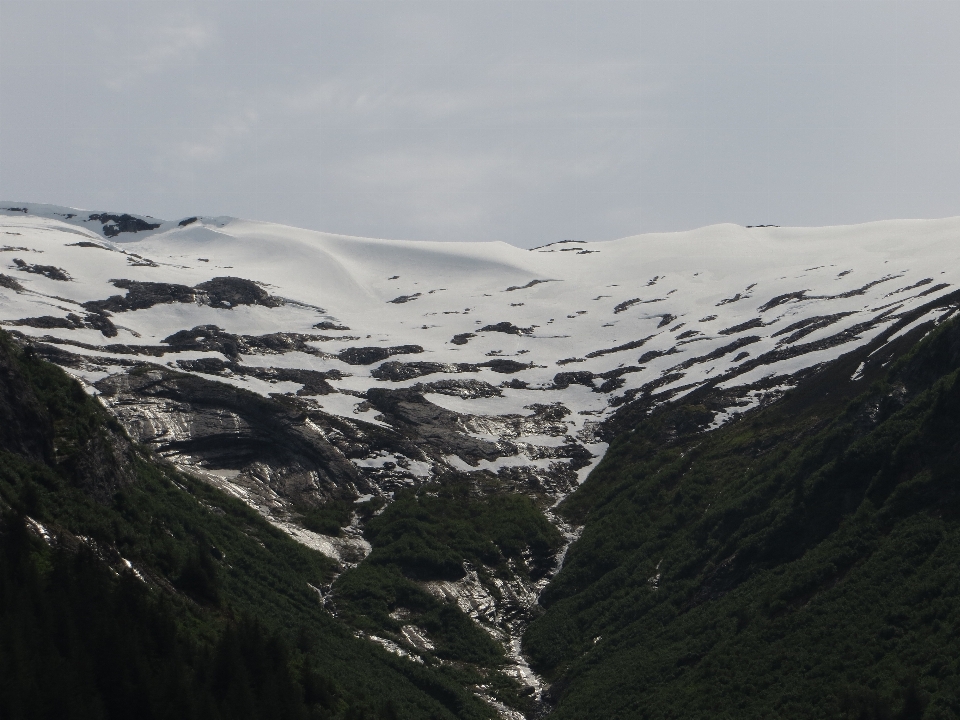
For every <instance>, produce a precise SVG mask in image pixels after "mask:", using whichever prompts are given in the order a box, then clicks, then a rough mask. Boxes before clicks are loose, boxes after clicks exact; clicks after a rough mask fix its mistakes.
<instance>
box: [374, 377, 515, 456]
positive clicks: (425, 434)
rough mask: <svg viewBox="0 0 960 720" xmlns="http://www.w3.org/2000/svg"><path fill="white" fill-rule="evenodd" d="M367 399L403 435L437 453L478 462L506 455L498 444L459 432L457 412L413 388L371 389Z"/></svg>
mask: <svg viewBox="0 0 960 720" xmlns="http://www.w3.org/2000/svg"><path fill="white" fill-rule="evenodd" d="M367 399H368V401H369V402H370V404H371V405H372V406H373V407H375V408H376V409H377V410H379V411H380V412H381V413H383V414H384V415H385V416H386V417H387V421H388V422H389V423H390V424H391V425H393V426H394V427H396V428H398V429H399V431H400V432H401V433H402V434H404V435H405V436H407V437H408V438H410V439H411V441H412V442H415V443H417V444H422V445H424V446H426V447H427V449H429V450H430V451H431V452H432V453H433V454H435V455H437V456H441V457H442V456H445V455H457V456H459V457H461V458H462V459H463V460H464V461H465V462H467V463H468V464H470V465H476V464H477V463H478V462H479V461H480V460H495V459H496V458H498V457H502V456H503V455H504V451H503V450H502V449H501V448H500V447H499V446H498V445H497V444H496V443H492V442H488V441H486V440H480V439H477V438H474V437H471V436H469V435H465V434H464V433H462V432H460V431H459V426H460V422H459V421H460V416H459V415H457V413H454V412H451V411H450V410H446V409H444V408H441V407H439V406H437V405H434V404H433V403H431V402H430V401H428V400H427V399H425V398H424V397H423V394H422V393H421V392H419V391H417V390H414V389H413V388H404V389H398V390H393V389H387V388H371V389H370V390H368V391H367Z"/></svg>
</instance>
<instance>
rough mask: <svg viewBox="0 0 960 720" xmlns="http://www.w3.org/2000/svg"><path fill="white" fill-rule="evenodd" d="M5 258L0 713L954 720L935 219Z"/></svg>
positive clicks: (955, 611) (87, 226) (268, 228)
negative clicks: (544, 239) (531, 240)
mask: <svg viewBox="0 0 960 720" xmlns="http://www.w3.org/2000/svg"><path fill="white" fill-rule="evenodd" d="M0 266H2V267H0V324H2V326H3V331H2V336H0V367H2V368H3V373H2V374H0V377H2V378H3V385H2V386H0V397H2V398H3V399H2V401H0V417H2V418H3V419H2V423H3V427H2V428H0V461H2V462H0V507H2V509H3V511H4V513H5V514H4V518H3V522H2V529H3V543H4V551H3V552H4V555H3V562H4V569H3V572H2V573H0V576H2V577H0V648H3V647H8V648H14V649H15V652H14V651H13V650H12V651H10V652H6V653H5V651H3V650H2V649H0V655H3V656H2V657H0V668H2V669H5V670H4V677H5V678H7V679H6V680H5V681H4V682H6V683H7V684H6V686H4V687H2V688H0V714H4V716H7V715H9V716H10V717H47V716H51V717H52V716H63V717H68V716H70V715H66V714H64V715H58V712H60V710H62V709H63V708H68V707H74V708H79V709H77V710H76V713H75V716H76V717H88V716H89V717H124V716H125V715H124V713H129V712H130V708H132V707H134V706H136V707H139V708H140V709H139V710H138V711H137V712H139V713H141V715H140V716H142V717H149V716H151V715H150V713H152V714H153V715H155V716H157V717H168V716H169V717H173V716H177V717H184V716H191V715H194V714H195V715H196V716H197V717H201V716H203V717H247V716H248V717H261V716H262V717H278V716H290V717H404V718H407V717H425V718H431V717H464V718H465V717H502V718H512V719H519V718H525V717H526V718H534V717H544V716H547V715H549V716H550V717H557V718H589V717H597V718H601V717H602V718H633V717H638V718H639V717H650V718H661V717H662V718H668V717H669V718H694V717H698V718H699V717H703V718H716V717H731V718H734V717H736V718H745V717H756V718H770V717H784V718H787V717H789V718H798V717H810V718H841V717H844V718H894V717H901V718H908V717H909V718H913V717H917V718H919V717H924V718H941V717H942V718H948V717H958V716H960V674H958V673H960V666H958V658H960V646H958V645H957V642H958V641H957V637H960V635H958V631H960V577H958V575H957V563H958V561H960V513H958V511H960V494H958V487H960V486H958V479H960V478H958V470H957V468H958V467H960V455H958V452H960V445H958V442H960V404H958V403H960V394H958V393H960V380H958V373H960V324H958V323H960V321H955V320H953V319H951V318H952V316H953V314H954V313H955V312H956V310H957V308H958V307H960V290H958V288H960V218H954V219H946V220H931V221H925V220H923V221H921V220H911V221H906V220H904V221H885V222H876V223H870V224H865V225H858V226H847V227H829V228H812V229H803V228H778V227H772V226H760V227H741V226H735V225H717V226H712V227H706V228H702V229H699V230H695V231H691V232H684V233H670V234H656V235H642V236H635V237H629V238H623V239H621V240H616V241H611V242H593V243H583V242H575V241H572V240H562V241H559V242H556V243H552V244H549V245H545V246H542V247H538V248H534V249H531V250H524V249H520V248H517V247H513V246H510V245H506V244H503V243H434V242H412V241H390V240H375V239H367V238H354V237H345V236H340V235H331V234H326V233H320V232H314V231H307V230H301V229H296V228H291V227H285V226H280V225H273V224H268V223H260V222H253V221H247V220H239V219H236V218H229V217H201V216H197V217H188V218H184V219H179V220H174V221H162V220H158V219H154V218H150V217H141V216H135V215H130V214H124V213H116V212H103V211H89V210H77V209H71V208H63V207H55V206H50V205H39V204H31V203H2V204H0ZM54 366H59V368H60V369H62V371H61V370H58V369H57V368H55V367H54ZM64 373H65V374H64ZM71 608H72V609H71ZM77 608H88V609H87V610H84V611H83V612H81V611H80V610H78V609H77ZM84 613H86V614H84ZM27 616H29V618H31V619H30V620H29V622H27V621H25V620H24V618H25V617H27ZM85 618H94V620H92V621H90V622H88V621H87V620H86V619H85ZM56 623H61V626H57V625H56ZM91 628H95V629H96V631H95V632H94V630H93V629H91ZM65 632H66V636H69V637H70V638H73V640H71V641H70V642H66V643H65V641H63V640H61V639H60V638H62V637H64V636H65V635H64V633H65ZM91 633H92V635H91ZM88 636H89V637H88ZM114 636H116V637H114ZM131 638H133V639H131ZM18 643H19V644H18ZM11 653H13V654H11ZM16 653H19V655H16ZM85 653H86V654H85ZM88 655H89V656H90V657H88ZM124 657H126V658H127V659H128V662H121V659H122V658H124ZM91 658H93V659H91ZM144 658H148V659H149V661H148V660H146V659H144ZM81 665H82V666H84V667H89V668H93V669H90V670H83V669H80V666H81ZM14 668H19V669H18V670H16V672H18V673H19V675H16V676H15V675H14V674H11V673H14ZM56 668H59V670H56ZM7 670H9V672H7ZM51 673H53V674H52V675H51ZM71 673H72V674H71ZM14 677H15V678H16V679H15V680H11V679H10V678H14ZM51 677H67V678H69V679H70V680H69V683H68V684H67V685H63V684H62V683H61V685H62V687H63V688H65V689H63V690H62V693H63V697H60V696H58V695H56V693H52V694H51V693H43V692H40V690H39V688H41V687H43V686H44V682H46V681H45V679H44V678H47V679H48V680H49V678H51ZM118 677H120V678H122V679H121V680H117V678H118ZM238 677H242V678H245V680H243V681H242V682H241V681H238V680H237V678H238ZM231 683H233V684H231ZM236 683H239V685H238V686H235V685H236ZM55 684H57V683H55ZM240 686H242V687H240ZM143 688H147V690H143ZM31 693H33V694H32V695H31ZM125 693H126V694H125ZM150 693H153V694H152V695H151V694H150ZM171 695H172V696H175V697H177V698H179V700H177V702H180V703H181V704H179V705H178V704H177V702H174V701H173V700H172V699H171ZM72 697H82V699H83V700H82V702H80V703H79V704H77V703H75V702H71V699H70V698H72ZM44 703H46V705H45V706H44V707H45V708H46V709H42V710H36V708H37V707H40V706H41V705H43V704H44ZM57 703H60V704H59V705H58V704H57ZM137 703H140V705H136V704H137ZM143 713H147V714H143Z"/></svg>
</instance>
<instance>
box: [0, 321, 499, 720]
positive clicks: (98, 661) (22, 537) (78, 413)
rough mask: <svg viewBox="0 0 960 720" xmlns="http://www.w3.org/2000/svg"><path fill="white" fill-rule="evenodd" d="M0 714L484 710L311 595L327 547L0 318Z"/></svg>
mask: <svg viewBox="0 0 960 720" xmlns="http://www.w3.org/2000/svg"><path fill="white" fill-rule="evenodd" d="M0 508H2V510H3V519H2V527H0V530H2V539H0V545H2V553H0V555H2V556H0V677H2V680H0V715H2V716H3V717H5V718H20V717H23V718H34V717H75V718H126V717H133V716H137V717H157V718H161V717H163V718H167V717H169V718H174V717H176V718H181V717H223V718H227V717H231V718H234V717H249V718H260V717H263V718H268V717H269V718H276V717H287V718H306V717H316V718H328V717H329V718H335V717H336V718H339V717H351V718H353V717H357V718H359V717H364V718H367V717H369V718H375V717H423V718H437V717H447V718H462V717H476V718H481V717H487V716H489V715H490V714H491V711H490V710H489V709H488V707H487V706H486V705H484V704H483V703H482V702H481V701H479V700H477V699H476V698H475V697H474V696H473V695H472V694H471V693H470V692H469V691H468V690H466V689H465V688H467V687H469V686H471V685H472V684H476V683H478V682H482V678H480V677H479V676H475V675H471V673H469V672H466V671H463V670H457V669H455V668H452V667H450V666H444V667H441V666H439V665H438V664H436V663H433V664H432V666H430V667H426V666H424V665H422V664H421V665H418V664H416V663H413V662H410V661H408V660H403V659H401V658H397V657H396V656H394V655H391V654H389V653H387V652H384V651H383V650H381V649H379V648H378V647H377V646H375V645H373V644H372V643H368V642H365V641H363V640H360V639H358V638H357V637H355V636H354V635H353V633H352V632H351V631H349V629H348V628H347V627H345V626H344V625H343V624H342V623H340V622H338V621H336V620H335V619H334V618H332V617H331V615H330V614H329V613H328V612H327V611H325V610H324V608H323V606H322V601H321V597H320V596H319V595H320V591H319V590H318V588H322V587H324V585H326V584H328V583H329V581H330V580H331V577H332V573H333V571H334V563H333V562H332V561H331V560H329V559H327V558H326V557H324V556H323V555H321V554H319V553H317V552H314V551H312V550H309V549H307V548H305V547H304V546H302V545H301V544H298V543H296V542H294V541H293V540H292V539H290V538H289V537H288V536H287V535H286V534H285V533H283V532H281V531H280V530H277V529H276V528H274V527H272V526H271V525H269V524H268V523H267V522H265V521H264V520H263V519H262V518H261V516H260V515H258V514H257V513H256V512H254V511H253V510H251V509H250V508H248V507H247V506H246V505H245V504H244V503H242V502H240V501H239V500H236V499H233V498H230V497H228V496H227V495H225V494H223V493H222V492H220V491H219V490H216V489H215V488H213V487H210V486H209V485H207V484H205V483H202V482H200V481H198V480H195V479H193V478H191V477H188V476H185V475H183V474H180V473H179V472H177V471H176V470H175V469H174V468H173V467H172V466H170V465H168V464H157V463H155V462H154V461H152V460H151V459H150V456H149V451H146V450H145V449H142V448H138V447H137V446H134V445H131V444H130V443H129V441H128V440H127V439H126V437H125V435H124V433H123V430H122V428H121V427H120V426H119V424H118V423H117V422H116V421H115V420H114V419H112V418H111V417H110V416H109V415H108V414H107V413H106V412H105V411H104V410H103V408H101V407H100V406H99V405H98V404H97V403H96V401H95V400H93V399H91V398H90V397H89V396H88V395H87V394H86V393H85V392H84V391H83V389H82V388H81V386H80V385H79V384H78V383H77V382H76V381H75V380H72V379H70V378H68V377H67V376H66V375H65V374H64V373H63V372H62V371H61V370H60V369H58V368H56V367H54V366H53V365H50V364H49V363H47V362H45V361H43V360H41V359H40V358H39V357H38V356H37V355H36V353H35V352H33V351H32V350H27V351H22V350H20V349H19V348H17V347H16V346H15V345H14V344H12V343H11V342H10V341H9V339H8V337H7V336H5V335H2V334H0Z"/></svg>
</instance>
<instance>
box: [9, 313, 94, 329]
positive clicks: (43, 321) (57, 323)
mask: <svg viewBox="0 0 960 720" xmlns="http://www.w3.org/2000/svg"><path fill="white" fill-rule="evenodd" d="M14 324H15V325H25V326H27V327H35V328H42V329H44V330H52V329H54V328H62V329H64V330H76V329H78V328H82V327H83V320H81V319H80V317H78V316H77V315H74V314H73V313H70V314H68V315H67V316H66V317H54V316H53V315H41V316H40V317H29V318H22V319H20V320H15V321H14Z"/></svg>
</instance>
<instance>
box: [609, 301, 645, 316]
mask: <svg viewBox="0 0 960 720" xmlns="http://www.w3.org/2000/svg"><path fill="white" fill-rule="evenodd" d="M638 302H640V298H633V299H632V300H624V301H623V302H622V303H620V304H618V305H617V306H616V307H615V308H613V314H614V315H617V314H618V313H622V312H623V311H624V310H626V309H627V308H628V307H630V306H631V305H636V304H637V303H638Z"/></svg>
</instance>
